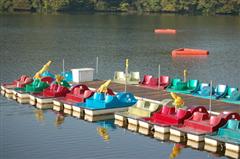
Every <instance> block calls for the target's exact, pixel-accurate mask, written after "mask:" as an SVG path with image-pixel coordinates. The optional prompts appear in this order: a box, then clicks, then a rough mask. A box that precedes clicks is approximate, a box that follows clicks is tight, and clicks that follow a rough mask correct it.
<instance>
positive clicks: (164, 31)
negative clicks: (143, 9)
mask: <svg viewBox="0 0 240 159" xmlns="http://www.w3.org/2000/svg"><path fill="white" fill-rule="evenodd" d="M154 33H156V34H176V33H177V30H175V29H154Z"/></svg>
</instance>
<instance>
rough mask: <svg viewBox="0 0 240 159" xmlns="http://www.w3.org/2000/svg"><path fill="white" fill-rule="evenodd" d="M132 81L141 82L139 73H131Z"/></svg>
mask: <svg viewBox="0 0 240 159" xmlns="http://www.w3.org/2000/svg"><path fill="white" fill-rule="evenodd" d="M130 76H131V81H140V73H139V72H130Z"/></svg>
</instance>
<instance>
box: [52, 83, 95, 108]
mask: <svg viewBox="0 0 240 159" xmlns="http://www.w3.org/2000/svg"><path fill="white" fill-rule="evenodd" d="M93 94H94V91H92V90H90V89H89V88H88V86H86V85H83V84H79V85H76V86H73V87H72V88H71V90H70V92H69V93H67V94H66V96H65V97H59V98H56V99H54V100H53V105H54V107H53V109H54V110H56V111H60V110H62V109H63V106H64V108H65V109H69V110H72V105H74V104H76V103H83V102H85V101H86V99H87V98H90V97H91V96H92V95H93Z"/></svg>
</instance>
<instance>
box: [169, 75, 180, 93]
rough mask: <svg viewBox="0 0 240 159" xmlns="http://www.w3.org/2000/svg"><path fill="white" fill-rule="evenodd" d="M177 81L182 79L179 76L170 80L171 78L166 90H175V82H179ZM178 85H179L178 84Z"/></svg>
mask: <svg viewBox="0 0 240 159" xmlns="http://www.w3.org/2000/svg"><path fill="white" fill-rule="evenodd" d="M179 82H183V81H182V79H180V78H173V79H172V80H171V83H170V84H169V85H168V87H167V91H168V92H171V91H172V90H175V89H176V88H177V84H178V83H179ZM178 87H179V86H178Z"/></svg>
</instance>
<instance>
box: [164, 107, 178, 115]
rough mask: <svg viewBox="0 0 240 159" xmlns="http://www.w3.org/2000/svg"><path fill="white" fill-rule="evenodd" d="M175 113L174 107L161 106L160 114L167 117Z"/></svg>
mask: <svg viewBox="0 0 240 159" xmlns="http://www.w3.org/2000/svg"><path fill="white" fill-rule="evenodd" d="M174 113H175V107H169V106H163V107H162V111H161V114H164V115H168V114H174Z"/></svg>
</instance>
